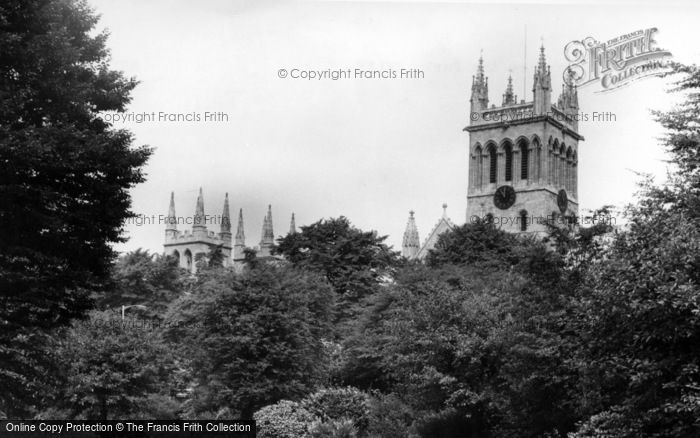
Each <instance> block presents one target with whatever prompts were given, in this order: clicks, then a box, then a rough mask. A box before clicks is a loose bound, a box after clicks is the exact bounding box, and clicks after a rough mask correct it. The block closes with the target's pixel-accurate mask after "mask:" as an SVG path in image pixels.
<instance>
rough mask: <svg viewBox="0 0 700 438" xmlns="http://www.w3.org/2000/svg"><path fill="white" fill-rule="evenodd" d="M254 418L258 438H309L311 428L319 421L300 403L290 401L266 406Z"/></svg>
mask: <svg viewBox="0 0 700 438" xmlns="http://www.w3.org/2000/svg"><path fill="white" fill-rule="evenodd" d="M253 418H254V419H255V422H256V423H257V429H258V431H257V436H258V438H308V437H310V435H309V427H310V426H311V424H312V423H313V422H314V420H316V419H317V418H316V417H314V416H313V415H312V414H311V413H310V412H309V411H307V410H306V409H304V407H303V406H301V405H300V404H299V403H297V402H293V401H289V400H282V401H280V402H278V403H275V404H274V405H269V406H265V407H264V408H262V409H260V410H259V411H257V412H256V413H255V414H254V415H253Z"/></svg>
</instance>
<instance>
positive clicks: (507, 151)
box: [503, 143, 513, 181]
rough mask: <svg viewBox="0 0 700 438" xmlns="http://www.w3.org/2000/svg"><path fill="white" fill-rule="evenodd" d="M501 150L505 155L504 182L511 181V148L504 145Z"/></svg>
mask: <svg viewBox="0 0 700 438" xmlns="http://www.w3.org/2000/svg"><path fill="white" fill-rule="evenodd" d="M503 149H504V151H505V154H506V181H513V147H512V146H511V145H510V143H506V145H505V146H504V148H503Z"/></svg>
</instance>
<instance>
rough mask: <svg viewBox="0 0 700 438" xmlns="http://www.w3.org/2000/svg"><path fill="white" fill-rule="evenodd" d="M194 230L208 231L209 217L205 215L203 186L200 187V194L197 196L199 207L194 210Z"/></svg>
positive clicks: (194, 231) (195, 231)
mask: <svg viewBox="0 0 700 438" xmlns="http://www.w3.org/2000/svg"><path fill="white" fill-rule="evenodd" d="M192 232H193V233H197V232H199V233H204V234H206V232H207V217H206V216H205V215H204V195H203V194H202V188H201V187H200V188H199V196H197V207H196V208H195V211H194V222H193V225H192Z"/></svg>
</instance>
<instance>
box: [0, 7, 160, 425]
mask: <svg viewBox="0 0 700 438" xmlns="http://www.w3.org/2000/svg"><path fill="white" fill-rule="evenodd" d="M96 23H97V16H96V15H95V14H94V13H93V12H92V11H91V10H90V9H89V8H88V6H87V5H86V3H85V2H84V1H79V0H28V1H25V0H8V1H5V2H3V3H2V5H0V248H2V251H0V308H2V309H3V315H2V317H0V376H1V378H2V380H3V391H1V393H2V396H0V411H5V412H6V413H7V414H8V415H10V416H14V415H23V414H26V413H27V412H28V410H29V409H30V406H31V403H32V401H31V395H32V394H36V393H37V391H39V387H38V385H39V382H38V381H37V380H36V379H38V377H39V376H41V375H44V374H46V373H45V370H46V368H45V367H44V366H43V365H42V364H41V363H40V362H41V361H40V360H39V359H37V361H34V359H28V358H30V357H32V356H33V353H32V351H35V350H36V347H37V345H39V344H40V343H41V342H42V336H41V332H40V331H41V330H47V329H50V328H52V327H56V326H60V325H63V324H66V323H67V322H68V321H69V320H70V319H71V318H74V317H79V316H81V315H83V314H84V312H85V311H86V310H87V309H88V308H89V307H90V306H91V302H90V300H89V292H88V290H89V289H94V288H97V287H98V286H99V284H100V282H101V281H103V280H104V279H105V278H107V277H108V275H109V271H110V264H111V261H112V259H113V257H114V252H113V250H112V248H111V246H110V243H113V242H119V241H121V240H122V237H121V231H122V225H123V223H124V221H125V220H126V219H127V218H129V217H130V216H132V213H131V212H130V211H129V207H130V197H129V193H128V189H129V188H131V187H133V186H134V185H135V184H137V183H139V182H142V181H143V179H144V178H143V174H142V172H141V168H142V166H143V165H144V163H145V162H146V160H147V158H148V156H149V155H150V153H151V151H150V149H148V148H138V149H133V148H132V147H131V142H132V137H131V134H130V133H128V132H126V131H121V130H113V129H112V128H111V127H110V125H109V124H108V123H106V122H104V121H103V120H102V119H101V118H100V117H99V114H100V113H101V112H103V111H123V110H124V109H125V107H126V105H127V104H128V103H129V99H130V97H129V94H130V92H131V90H132V89H133V88H134V86H135V85H136V82H135V81H134V80H133V79H127V78H125V77H124V76H123V74H122V73H120V72H117V71H113V70H110V69H109V65H108V61H109V57H108V51H107V49H106V48H105V41H106V33H104V32H102V33H99V34H94V33H93V29H94V27H95V25H96ZM32 371H36V373H35V374H34V375H30V374H31V373H32Z"/></svg>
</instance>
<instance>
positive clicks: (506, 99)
mask: <svg viewBox="0 0 700 438" xmlns="http://www.w3.org/2000/svg"><path fill="white" fill-rule="evenodd" d="M517 102H518V97H517V96H516V95H515V93H513V76H512V75H510V74H509V75H508V86H507V87H506V92H505V93H503V106H506V105H514V104H516V103H517Z"/></svg>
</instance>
